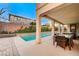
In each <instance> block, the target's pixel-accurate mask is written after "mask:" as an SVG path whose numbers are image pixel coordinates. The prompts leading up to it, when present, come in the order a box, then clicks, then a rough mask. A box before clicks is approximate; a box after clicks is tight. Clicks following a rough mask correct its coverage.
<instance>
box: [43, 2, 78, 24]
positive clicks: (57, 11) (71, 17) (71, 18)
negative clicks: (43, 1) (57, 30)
mask: <svg viewBox="0 0 79 59" xmlns="http://www.w3.org/2000/svg"><path fill="white" fill-rule="evenodd" d="M43 15H46V16H48V17H50V18H52V19H55V20H57V21H59V22H61V23H63V24H73V23H79V4H78V3H72V4H62V5H60V6H58V7H56V8H53V9H51V10H49V11H47V12H45V13H44V14H43Z"/></svg>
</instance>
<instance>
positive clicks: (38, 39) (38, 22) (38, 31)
mask: <svg viewBox="0 0 79 59" xmlns="http://www.w3.org/2000/svg"><path fill="white" fill-rule="evenodd" d="M36 43H37V44H40V43H41V17H40V16H37V19H36Z"/></svg>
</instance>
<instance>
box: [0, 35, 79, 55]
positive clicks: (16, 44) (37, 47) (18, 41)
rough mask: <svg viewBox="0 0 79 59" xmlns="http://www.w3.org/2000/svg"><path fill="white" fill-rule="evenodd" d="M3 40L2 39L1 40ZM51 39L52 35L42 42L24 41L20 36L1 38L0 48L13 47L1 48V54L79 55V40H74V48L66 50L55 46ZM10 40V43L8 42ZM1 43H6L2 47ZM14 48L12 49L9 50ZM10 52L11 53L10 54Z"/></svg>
mask: <svg viewBox="0 0 79 59" xmlns="http://www.w3.org/2000/svg"><path fill="white" fill-rule="evenodd" d="M1 40H2V41H1ZM52 41H53V40H51V36H48V37H44V38H42V43H41V44H36V43H35V40H32V41H27V42H26V41H24V40H23V39H22V38H20V37H19V36H17V37H10V38H1V39H0V49H4V47H8V46H9V45H10V44H11V47H10V48H8V52H7V49H6V48H5V50H4V51H2V50H0V55H20V56H79V40H78V41H76V40H75V41H74V43H75V45H74V48H73V49H72V50H71V51H69V49H68V48H66V49H65V50H64V49H63V48H61V47H59V46H57V47H56V46H54V45H53V43H52ZM4 42H5V43H4ZM8 42H9V43H8ZM1 44H2V45H4V46H2V47H1ZM11 48H12V51H11V50H9V49H11ZM8 53H9V54H8Z"/></svg>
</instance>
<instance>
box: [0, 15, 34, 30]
mask: <svg viewBox="0 0 79 59" xmlns="http://www.w3.org/2000/svg"><path fill="white" fill-rule="evenodd" d="M31 22H35V20H32V19H29V18H25V17H21V16H16V15H13V14H9V22H2V21H0V31H7V32H15V31H17V30H22V29H24V28H29V27H30V26H31V25H30V23H31Z"/></svg>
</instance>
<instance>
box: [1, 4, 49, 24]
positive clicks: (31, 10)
mask: <svg viewBox="0 0 79 59" xmlns="http://www.w3.org/2000/svg"><path fill="white" fill-rule="evenodd" d="M1 8H5V9H6V10H7V11H6V12H5V13H4V14H2V15H1V16H2V17H5V18H7V19H8V14H9V13H11V14H15V15H18V16H23V17H26V18H31V19H33V20H35V19H36V3H0V9H1ZM47 22H48V21H47V20H46V19H45V18H42V24H46V23H47Z"/></svg>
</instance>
